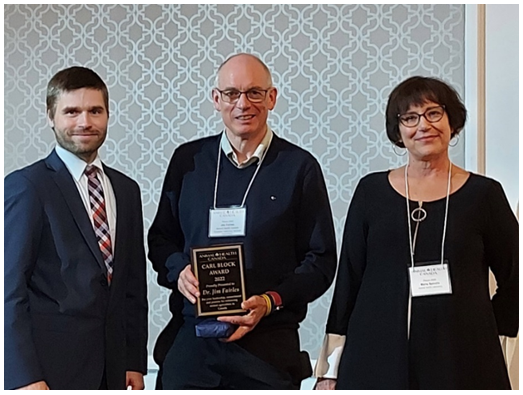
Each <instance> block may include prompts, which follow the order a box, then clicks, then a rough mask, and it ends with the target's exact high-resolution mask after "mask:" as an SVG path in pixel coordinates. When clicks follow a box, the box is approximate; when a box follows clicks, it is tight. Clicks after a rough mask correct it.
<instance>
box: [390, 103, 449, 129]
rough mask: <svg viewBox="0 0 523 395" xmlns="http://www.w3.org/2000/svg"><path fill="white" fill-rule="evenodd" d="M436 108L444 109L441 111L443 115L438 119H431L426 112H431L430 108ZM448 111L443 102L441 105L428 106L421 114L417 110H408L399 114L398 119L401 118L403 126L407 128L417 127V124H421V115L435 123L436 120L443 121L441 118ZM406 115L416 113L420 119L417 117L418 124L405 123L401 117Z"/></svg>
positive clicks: (429, 121)
mask: <svg viewBox="0 0 523 395" xmlns="http://www.w3.org/2000/svg"><path fill="white" fill-rule="evenodd" d="M435 108H441V109H442V110H443V112H442V113H441V117H439V118H438V119H435V120H433V121H431V120H430V119H428V118H427V117H426V116H425V114H426V113H427V112H429V111H430V110H434V109H435ZM446 111H447V109H446V108H445V105H444V104H442V105H440V106H434V107H429V108H427V109H426V110H425V111H424V112H423V113H422V114H419V113H417V112H406V113H404V114H398V120H399V122H400V123H401V124H402V125H403V126H405V127H407V128H414V127H416V126H418V125H419V121H420V119H421V117H423V118H425V119H426V120H427V122H428V123H435V122H439V121H441V118H443V115H445V112H446ZM404 115H416V116H417V117H418V119H417V121H416V124H415V125H407V124H405V122H404V121H403V120H402V119H401V117H402V116H404Z"/></svg>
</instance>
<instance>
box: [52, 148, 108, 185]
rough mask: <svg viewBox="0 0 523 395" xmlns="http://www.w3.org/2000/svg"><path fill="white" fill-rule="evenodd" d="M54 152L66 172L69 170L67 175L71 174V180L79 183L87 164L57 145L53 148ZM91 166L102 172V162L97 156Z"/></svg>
mask: <svg viewBox="0 0 523 395" xmlns="http://www.w3.org/2000/svg"><path fill="white" fill-rule="evenodd" d="M55 151H56V154H57V155H58V157H59V158H60V159H61V160H62V162H64V164H65V167H67V170H69V173H71V175H72V176H73V178H74V179H75V180H76V181H80V178H81V177H82V175H83V174H84V171H85V168H86V167H87V165H88V163H87V162H85V161H84V160H83V159H80V158H79V157H78V156H76V155H75V154H73V153H72V152H69V151H67V150H66V149H65V148H62V147H61V146H59V145H57V146H56V147H55ZM91 165H94V166H96V167H97V168H98V170H99V171H100V172H101V173H103V172H104V168H103V166H102V160H101V159H100V157H99V156H98V154H97V155H96V158H95V160H94V161H93V162H92V163H91Z"/></svg>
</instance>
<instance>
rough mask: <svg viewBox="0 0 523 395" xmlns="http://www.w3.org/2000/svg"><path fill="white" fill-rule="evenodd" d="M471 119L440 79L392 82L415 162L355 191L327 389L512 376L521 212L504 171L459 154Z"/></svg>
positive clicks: (458, 385) (389, 123)
mask: <svg viewBox="0 0 523 395" xmlns="http://www.w3.org/2000/svg"><path fill="white" fill-rule="evenodd" d="M465 119H466V109H465V107H464V105H463V104H462V102H461V101H460V98H459V96H458V94H457V93H456V91H455V90H454V89H453V88H451V87H450V86H448V85H447V84H445V83H444V82H442V81H440V80H437V79H434V78H424V77H412V78H409V79H407V80H406V81H404V82H402V83H401V84H400V85H398V86H397V87H396V88H395V89H394V90H393V91H392V93H391V94H390V96H389V100H388V104H387V110H386V128H387V136H388V138H389V139H390V140H391V141H392V143H393V144H395V145H396V146H398V147H401V148H405V149H406V153H407V156H406V158H407V164H406V165H405V166H402V167H400V168H398V169H394V170H390V171H386V172H380V173H374V174H370V175H368V176H366V177H364V178H363V179H362V180H361V181H360V182H359V184H358V186H357V188H356V191H355V193H354V196H353V199H352V202H351V204H350V207H349V212H348V216H347V220H346V225H345V231H344V236H343V246H342V251H341V257H340V263H339V270H338V277H337V281H336V288H335V291H334V299H333V302H332V306H331V309H330V314H329V318H328V322H327V335H326V338H325V341H324V345H323V348H322V350H321V352H320V357H319V360H318V363H317V365H316V369H315V376H316V377H318V378H319V379H318V383H317V388H318V389H334V388H336V389H509V388H510V383H509V379H508V375H507V371H506V367H505V362H504V359H503V353H502V349H501V346H500V341H499V338H498V335H505V336H516V335H517V332H518V254H519V253H518V224H517V221H516V219H515V217H514V214H513V213H512V211H511V209H510V206H509V203H508V201H507V199H506V197H505V194H504V192H503V189H502V187H501V185H500V184H499V183H498V182H496V181H495V180H492V179H490V178H487V177H483V176H480V175H477V174H473V173H470V172H468V171H466V170H464V169H462V168H460V167H458V166H456V165H455V164H453V163H452V162H451V160H450V158H449V152H448V151H449V143H450V141H451V140H452V139H453V138H454V137H456V136H458V134H459V133H460V132H461V130H462V129H463V126H464V124H465ZM489 269H491V270H492V272H493V274H494V276H495V278H496V283H497V289H496V293H495V295H494V296H493V298H492V300H491V299H490V294H489Z"/></svg>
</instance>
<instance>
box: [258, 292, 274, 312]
mask: <svg viewBox="0 0 523 395" xmlns="http://www.w3.org/2000/svg"><path fill="white" fill-rule="evenodd" d="M260 296H261V297H262V298H263V299H264V300H265V303H266V304H267V310H266V311H265V317H267V316H268V315H269V314H271V311H272V302H271V299H270V298H269V296H268V295H266V294H261V295H260Z"/></svg>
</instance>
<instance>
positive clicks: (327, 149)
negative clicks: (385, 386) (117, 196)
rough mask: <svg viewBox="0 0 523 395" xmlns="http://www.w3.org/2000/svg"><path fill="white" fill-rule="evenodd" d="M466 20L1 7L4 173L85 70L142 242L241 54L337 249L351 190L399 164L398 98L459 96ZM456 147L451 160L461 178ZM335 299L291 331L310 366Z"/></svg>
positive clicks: (172, 8) (386, 12)
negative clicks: (104, 101)
mask: <svg viewBox="0 0 523 395" xmlns="http://www.w3.org/2000/svg"><path fill="white" fill-rule="evenodd" d="M464 13H465V7H464V6H463V5H392V4H391V5H354V4H347V5H278V4H275V5H196V4H195V5H167V4H166V5H38V4H33V5H5V6H4V175H6V174H8V173H10V172H11V171H13V170H15V169H17V168H20V167H23V166H26V165H27V164H29V163H32V162H34V161H36V160H38V159H40V158H43V157H45V156H46V155H47V154H48V153H49V151H51V149H52V148H53V147H54V145H55V142H54V136H53V133H52V131H51V130H50V128H49V127H48V125H47V121H46V117H45V91H46V85H47V82H48V81H49V79H50V77H51V76H52V75H53V74H55V73H56V72H57V71H58V70H59V69H62V68H65V67H69V66H73V65H82V66H86V67H89V68H92V69H93V70H95V71H96V72H97V73H98V74H100V76H101V77H102V78H103V79H104V80H105V82H106V83H107V85H108V87H109V97H110V122H109V133H108V139H107V141H106V143H105V144H104V147H103V148H102V149H101V157H102V159H103V160H104V161H105V162H106V163H107V164H108V165H110V166H114V167H116V168H117V169H120V170H121V171H123V172H124V173H126V174H127V175H129V176H130V177H132V178H134V179H135V180H136V181H137V182H138V183H139V184H140V186H141V190H142V199H143V204H144V208H143V210H144V217H145V229H146V230H147V229H148V227H149V225H150V224H151V221H152V219H153V217H154V214H155V212H156V208H157V204H158V198H159V193H160V189H161V186H162V182H163V177H164V173H165V169H166V167H167V164H168V161H169V159H170V157H171V155H172V153H173V151H174V149H175V148H176V147H177V146H178V145H180V144H181V143H184V142H186V141H189V140H193V139H196V138H199V137H203V136H208V135H211V134H215V133H217V132H219V131H220V128H221V122H220V117H219V113H216V112H215V111H214V109H213V106H212V102H211V89H212V87H213V86H214V81H215V71H216V69H217V67H218V66H219V65H220V63H221V62H222V61H223V60H224V59H225V58H227V57H228V56H229V55H231V54H233V53H237V52H250V53H253V54H256V55H258V56H260V58H261V59H262V60H264V61H265V62H266V63H267V65H268V66H269V68H270V70H271V71H272V73H273V82H274V85H275V86H276V87H277V88H278V90H279V96H278V100H277V104H276V108H275V110H274V111H273V112H272V113H271V115H270V117H269V123H270V125H271V127H272V129H273V130H274V131H275V133H277V134H278V135H280V136H282V137H284V138H287V139H288V140H290V141H292V142H294V143H296V144H298V145H300V146H301V147H303V148H305V149H307V150H309V151H310V152H311V153H312V154H313V155H314V156H315V157H316V158H317V159H318V160H319V161H320V163H321V166H322V169H323V172H324V175H325V179H326V182H327V186H328V189H329V195H330V200H331V204H332V208H333V213H334V221H335V226H336V233H337V238H338V242H339V241H340V239H341V233H342V229H343V224H344V221H345V215H346V212H347V207H348V204H349V202H350V199H351V196H352V192H353V190H354V187H355V186H356V183H357V181H358V180H359V179H360V178H361V177H362V176H363V175H365V174H367V173H369V172H371V171H377V170H384V169H388V168H393V167H396V166H399V165H401V164H402V163H403V161H404V160H405V157H401V156H397V155H396V154H395V153H394V152H393V151H392V149H391V144H390V143H389V142H388V140H387V138H386V134H385V122H384V110H385V105H386V99H387V96H388V94H389V93H390V91H391V90H392V89H393V88H394V86H396V85H397V84H398V83H399V82H400V81H402V80H403V79H405V78H407V77H410V76H413V75H424V76H435V77H439V78H442V79H444V80H445V81H447V82H449V83H450V84H452V85H453V86H454V87H455V88H456V89H457V90H458V92H463V91H464V86H463V84H464V45H463V43H464V27H465V26H464ZM463 139H464V136H462V138H461V141H460V143H459V144H458V145H457V146H456V147H454V148H452V150H451V155H452V158H453V160H454V161H455V163H457V164H458V165H460V166H463V164H464V148H463V147H464V144H463ZM338 247H339V246H338ZM148 281H149V303H150V317H149V318H150V319H149V321H150V341H149V351H150V352H151V351H152V345H153V344H154V341H155V339H156V337H157V335H158V333H159V331H160V330H161V329H162V328H163V327H164V325H165V323H166V322H167V320H168V319H169V312H168V308H167V296H168V294H167V291H166V290H165V289H161V288H160V287H158V286H157V285H156V278H155V274H154V272H153V271H152V269H151V268H149V271H148ZM331 295H332V289H330V290H329V292H328V293H327V294H326V295H324V296H323V297H322V298H320V299H319V300H318V301H316V302H314V303H313V304H312V305H311V306H310V309H309V314H308V316H307V319H306V320H305V322H304V323H303V325H302V327H301V329H300V331H301V337H302V339H301V340H302V347H303V348H304V349H306V350H308V351H309V352H310V353H311V355H312V357H316V356H317V353H318V349H319V347H320V345H321V340H322V338H323V333H324V327H325V320H326V315H327V311H328V308H329V306H330V299H331Z"/></svg>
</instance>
